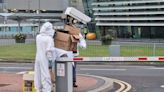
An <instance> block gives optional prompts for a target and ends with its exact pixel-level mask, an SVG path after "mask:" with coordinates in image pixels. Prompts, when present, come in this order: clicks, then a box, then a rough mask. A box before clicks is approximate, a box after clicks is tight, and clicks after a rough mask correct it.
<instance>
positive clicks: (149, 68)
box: [145, 67, 164, 70]
mask: <svg viewBox="0 0 164 92" xmlns="http://www.w3.org/2000/svg"><path fill="white" fill-rule="evenodd" d="M145 69H152V70H153V69H154V70H163V69H164V68H162V67H161V68H145Z"/></svg>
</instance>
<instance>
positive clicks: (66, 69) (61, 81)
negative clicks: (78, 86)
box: [55, 56, 164, 92]
mask: <svg viewBox="0 0 164 92" xmlns="http://www.w3.org/2000/svg"><path fill="white" fill-rule="evenodd" d="M88 61H89V62H99V61H104V62H112V61H119V62H124V61H132V62H135V61H137V62H138V61H164V56H161V57H76V58H66V57H65V58H60V59H58V60H57V61H56V69H55V70H56V92H73V81H72V79H73V78H72V62H88Z"/></svg>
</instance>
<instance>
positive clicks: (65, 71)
mask: <svg viewBox="0 0 164 92" xmlns="http://www.w3.org/2000/svg"><path fill="white" fill-rule="evenodd" d="M55 68H56V69H55V70H56V72H55V73H56V74H55V75H56V92H73V76H72V62H60V61H57V63H56V67H55Z"/></svg>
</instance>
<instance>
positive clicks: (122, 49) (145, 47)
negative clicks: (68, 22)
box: [0, 38, 164, 60]
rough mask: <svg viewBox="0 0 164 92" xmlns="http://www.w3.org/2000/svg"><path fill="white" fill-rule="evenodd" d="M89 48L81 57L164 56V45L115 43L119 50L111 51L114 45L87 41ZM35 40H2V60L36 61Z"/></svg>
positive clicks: (0, 42)
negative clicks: (23, 41)
mask: <svg viewBox="0 0 164 92" xmlns="http://www.w3.org/2000/svg"><path fill="white" fill-rule="evenodd" d="M87 44H88V46H87V48H86V49H83V48H80V49H79V50H80V55H79V56H80V57H108V56H111V55H112V53H115V52H119V56H125V57H126V56H127V57H131V56H164V43H148V42H113V43H112V45H113V46H114V47H115V46H117V47H119V49H115V50H111V49H110V46H112V45H110V46H109V45H101V41H97V40H94V41H87ZM35 53H36V46H35V39H34V38H33V39H26V42H25V43H16V42H15V40H14V39H0V59H12V60H13V59H16V60H17V59H21V60H22V59H28V60H29V59H30V60H34V59H35Z"/></svg>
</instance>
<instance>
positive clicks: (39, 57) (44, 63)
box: [34, 22, 67, 92]
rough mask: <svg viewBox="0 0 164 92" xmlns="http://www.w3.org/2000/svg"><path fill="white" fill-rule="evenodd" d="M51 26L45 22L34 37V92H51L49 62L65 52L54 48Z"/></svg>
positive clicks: (53, 31)
mask: <svg viewBox="0 0 164 92" xmlns="http://www.w3.org/2000/svg"><path fill="white" fill-rule="evenodd" d="M54 33H55V30H53V25H52V24H51V23H50V22H46V23H44V24H43V25H42V27H41V29H40V33H39V34H38V35H37V37H36V49H37V50H36V58H35V69H34V85H35V89H36V92H51V87H52V84H51V76H50V72H49V61H52V62H53V61H55V59H56V58H57V57H60V56H62V55H65V54H66V53H67V52H66V51H64V50H61V49H57V48H55V47H54V41H53V35H54Z"/></svg>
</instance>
